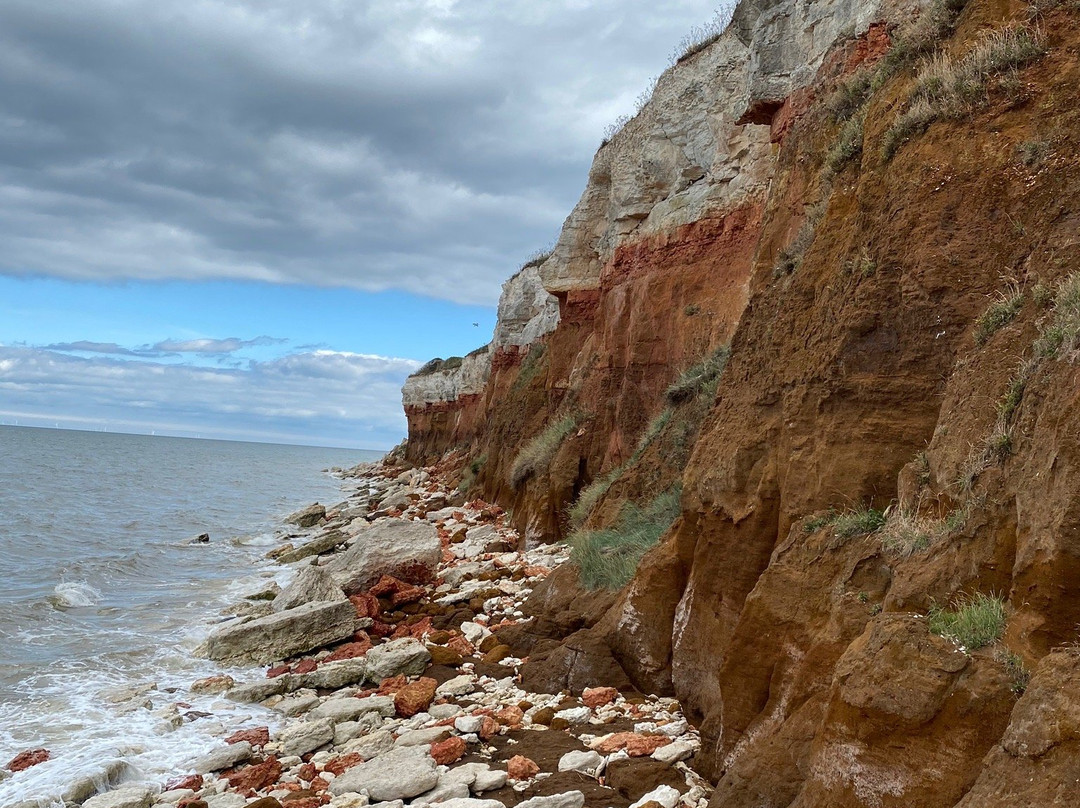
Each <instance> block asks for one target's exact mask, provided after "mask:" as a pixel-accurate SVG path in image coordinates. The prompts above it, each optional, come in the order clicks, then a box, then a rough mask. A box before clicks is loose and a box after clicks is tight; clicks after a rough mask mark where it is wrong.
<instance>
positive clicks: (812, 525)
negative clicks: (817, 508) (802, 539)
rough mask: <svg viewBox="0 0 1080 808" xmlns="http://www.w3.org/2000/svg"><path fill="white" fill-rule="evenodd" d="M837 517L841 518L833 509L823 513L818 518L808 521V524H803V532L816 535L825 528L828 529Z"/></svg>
mask: <svg viewBox="0 0 1080 808" xmlns="http://www.w3.org/2000/svg"><path fill="white" fill-rule="evenodd" d="M837 516H839V514H837V512H836V511H834V510H833V509H832V508H829V510H827V511H822V512H821V513H819V514H817V515H816V516H813V517H811V518H810V519H807V520H806V522H805V523H804V524H803V530H805V531H806V532H807V533H816V532H817V531H819V530H821V529H822V528H823V527H828V526H829V525H831V524H832V523H833V522H835V521H836V517H837Z"/></svg>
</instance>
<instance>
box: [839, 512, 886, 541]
mask: <svg viewBox="0 0 1080 808" xmlns="http://www.w3.org/2000/svg"><path fill="white" fill-rule="evenodd" d="M884 526H885V513H884V511H878V510H875V509H874V508H871V507H865V508H859V509H858V510H854V511H847V512H845V513H838V514H836V516H835V517H834V518H833V520H832V529H833V533H834V534H836V537H837V538H839V539H854V538H855V537H856V536H867V535H869V534H871V533H874V532H876V531H878V530H880V529H881V528H882V527H884Z"/></svg>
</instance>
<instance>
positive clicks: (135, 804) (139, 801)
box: [83, 786, 153, 808]
mask: <svg viewBox="0 0 1080 808" xmlns="http://www.w3.org/2000/svg"><path fill="white" fill-rule="evenodd" d="M152 799H153V793H152V792H151V791H150V789H149V788H147V787H146V786H132V787H129V788H118V789H116V790H115V791H106V792H105V793H104V794H98V795H97V796H96V797H91V798H90V799H88V800H87V801H86V802H84V803H83V808H149V806H150V801H151V800H152Z"/></svg>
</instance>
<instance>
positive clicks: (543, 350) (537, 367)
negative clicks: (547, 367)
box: [510, 342, 547, 392]
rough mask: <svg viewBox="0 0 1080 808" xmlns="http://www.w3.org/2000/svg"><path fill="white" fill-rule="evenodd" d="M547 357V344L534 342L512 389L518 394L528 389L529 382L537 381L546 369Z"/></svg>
mask: <svg viewBox="0 0 1080 808" xmlns="http://www.w3.org/2000/svg"><path fill="white" fill-rule="evenodd" d="M546 356H547V343H544V342H534V343H533V344H532V345H531V346H530V347H529V352H528V353H527V354H526V355H525V359H524V361H522V363H521V369H520V370H518V375H517V376H516V377H515V379H514V383H513V384H512V385H511V386H510V389H511V390H513V391H515V392H517V391H518V390H521V389H523V388H525V387H527V386H528V384H529V382H531V381H532V380H533V379H535V378H536V376H537V374H538V373H540V371H541V370H542V369H543V368H544V364H545V363H544V358H545V357H546Z"/></svg>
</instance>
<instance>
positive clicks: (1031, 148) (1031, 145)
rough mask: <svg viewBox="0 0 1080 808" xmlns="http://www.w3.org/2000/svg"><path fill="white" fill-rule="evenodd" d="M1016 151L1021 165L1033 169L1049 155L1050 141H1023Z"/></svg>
mask: <svg viewBox="0 0 1080 808" xmlns="http://www.w3.org/2000/svg"><path fill="white" fill-rule="evenodd" d="M1016 151H1017V155H1018V156H1019V157H1020V162H1021V163H1023V164H1024V165H1025V166H1027V167H1028V168H1034V167H1035V166H1037V165H1039V163H1041V162H1042V161H1043V160H1045V159H1046V157H1047V155H1049V154H1050V141H1048V140H1025V141H1024V142H1023V143H1021V144H1020V145H1019V146H1018V147H1017V149H1016Z"/></svg>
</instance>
